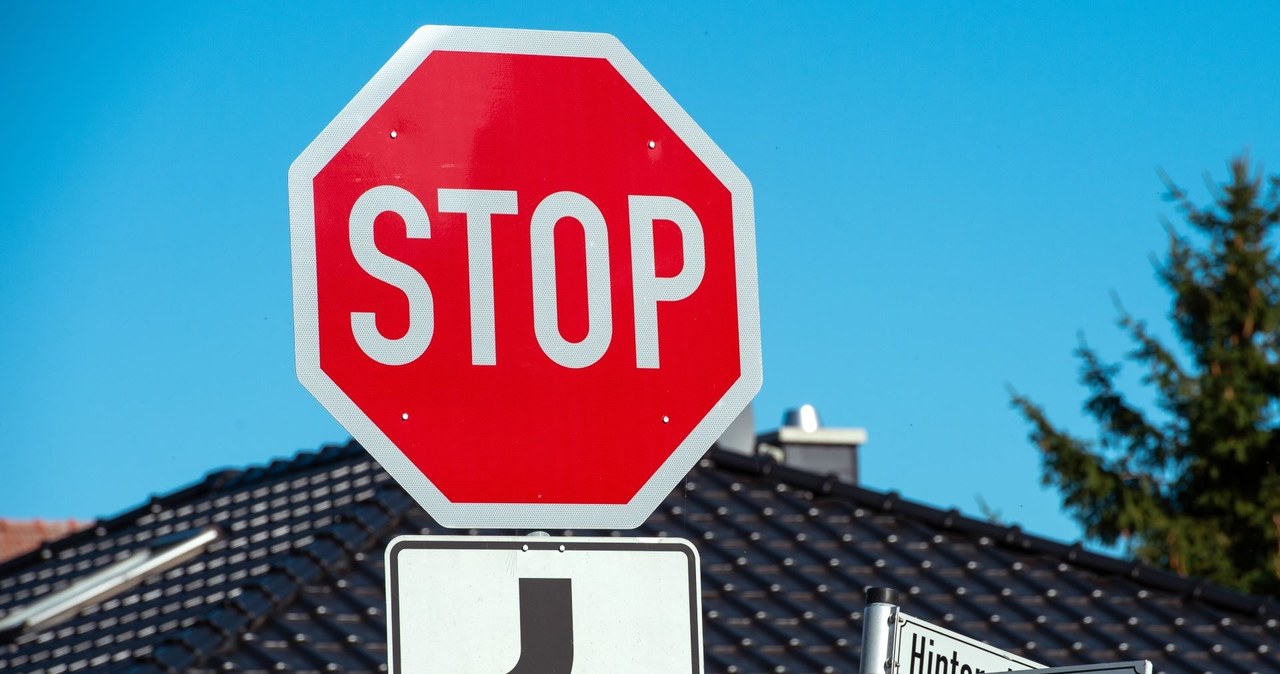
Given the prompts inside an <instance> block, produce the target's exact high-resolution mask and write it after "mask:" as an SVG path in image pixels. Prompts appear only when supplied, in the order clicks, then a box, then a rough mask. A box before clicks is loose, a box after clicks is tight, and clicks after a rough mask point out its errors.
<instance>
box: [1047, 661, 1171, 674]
mask: <svg viewBox="0 0 1280 674" xmlns="http://www.w3.org/2000/svg"><path fill="white" fill-rule="evenodd" d="M1035 673H1036V674H1151V661H1150V660H1131V661H1129V662H1102V663H1097V664H1092V665H1070V666H1068V667H1048V668H1045V669H1037V670H1035Z"/></svg>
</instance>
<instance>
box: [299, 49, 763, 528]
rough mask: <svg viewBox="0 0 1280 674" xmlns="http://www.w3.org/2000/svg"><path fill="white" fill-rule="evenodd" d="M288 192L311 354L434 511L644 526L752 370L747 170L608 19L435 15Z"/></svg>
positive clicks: (338, 396)
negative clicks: (516, 20)
mask: <svg viewBox="0 0 1280 674" xmlns="http://www.w3.org/2000/svg"><path fill="white" fill-rule="evenodd" d="M289 211H290V220H291V241H292V243H291V246H292V258H293V286H294V321H295V341H296V353H297V370H298V377H299V379H300V380H301V381H302V383H303V385H304V386H305V387H306V388H307V389H308V390H309V391H310V392H311V393H312V394H313V395H314V396H315V397H316V399H317V400H319V401H320V403H321V404H323V405H324V406H325V407H326V408H327V409H328V410H329V411H330V413H332V414H333V416H334V417H335V418H336V419H337V420H338V421H339V422H340V423H342V424H343V426H345V427H346V428H347V430H348V431H350V432H351V434H352V436H354V437H355V438H356V439H357V440H358V441H359V442H360V443H361V444H362V445H363V446H364V447H365V449H367V450H368V451H369V452H370V453H371V454H372V455H373V456H374V457H375V458H376V459H377V460H378V462H379V463H380V464H382V466H383V467H384V468H386V469H387V471H388V472H389V473H390V474H391V475H392V476H393V477H395V479H396V480H397V481H398V482H399V483H400V484H401V485H402V486H403V487H404V488H405V490H406V491H408V492H409V494H411V495H412V496H413V497H414V498H415V499H416V500H417V501H418V503H420V504H421V505H422V506H423V507H424V508H425V509H426V510H427V512H428V513H429V514H430V515H431V516H432V517H433V518H435V520H436V521H437V522H439V523H440V524H442V525H444V526H446V527H451V528H473V527H474V528H528V529H551V528H557V529H572V528H622V529H629V528H634V527H636V526H639V525H640V523H642V522H643V521H644V520H645V518H647V517H648V516H649V514H650V513H652V512H653V510H654V508H656V507H657V505H658V503H660V502H661V500H662V499H663V498H664V497H665V496H666V495H667V494H668V493H669V492H670V491H671V490H672V489H673V488H674V487H675V486H676V485H677V484H678V483H679V481H680V480H681V479H683V477H684V475H685V474H686V473H687V472H688V471H689V469H690V468H692V467H693V465H694V464H695V463H696V462H697V460H698V459H699V458H700V457H701V456H702V455H703V454H704V453H705V452H706V450H707V449H708V448H709V447H710V446H711V445H712V443H714V442H715V440H716V438H717V437H719V436H720V434H721V433H722V432H723V431H724V430H725V429H726V428H728V426H729V425H730V424H731V423H732V422H733V420H734V419H735V418H736V417H737V415H738V413H739V412H741V411H742V410H743V408H745V407H746V405H747V404H748V403H749V402H750V400H751V398H752V397H753V396H754V395H755V394H756V392H757V391H758V390H759V388H760V384H761V364H760V322H759V308H758V306H759V302H758V298H757V294H758V293H757V287H756V252H755V220H754V213H753V205H752V193H751V186H750V184H749V183H748V182H747V179H746V177H745V176H744V175H743V174H742V172H741V171H739V170H738V168H737V167H736V166H734V164H733V162H732V161H730V160H729V158H728V157H727V156H726V155H725V154H724V152H722V151H721V150H720V148H719V147H717V146H716V144H715V143H714V142H712V140H711V138H710V137H709V136H708V135H707V134H706V133H705V132H703V131H702V129H701V128H700V127H699V126H698V125H697V124H696V123H695V122H694V121H693V118H692V117H690V116H689V115H688V114H687V113H686V112H685V111H684V110H683V109H682V108H681V107H680V106H679V104H677V103H676V101H675V100H674V99H673V98H672V97H671V96H670V95H669V94H668V93H667V92H666V90H664V89H663V88H662V86H661V85H660V84H658V82H657V81H656V80H655V79H654V78H653V76H652V75H650V74H649V72H648V71H647V70H645V68H644V67H643V66H642V65H640V63H639V61H637V60H636V58H635V57H634V56H632V55H631V53H630V52H629V51H627V49H626V48H625V47H623V46H622V44H621V43H620V42H618V40H617V39H616V38H614V37H612V36H609V35H602V34H594V33H568V32H551V31H532V30H505V29H485V28H457V27H447V26H426V27H423V28H421V29H420V30H418V31H417V32H415V33H414V34H413V36H412V37H411V38H410V39H409V41H408V42H406V43H405V44H404V46H403V47H401V48H400V50H399V51H397V52H396V53H395V55H393V56H392V57H391V60H390V61H388V62H387V63H386V65H384V66H383V67H382V69H381V70H379V71H378V73H377V74H376V75H374V77H373V79H372V80H371V81H370V82H369V83H368V84H367V85H365V87H364V88H363V89H361V91H360V92H359V93H358V94H357V95H356V97H355V98H354V99H353V100H352V101H351V102H350V103H348V104H347V106H346V107H345V108H344V109H343V110H342V111H341V112H340V113H339V114H338V116H337V118H335V119H334V120H333V121H332V122H331V123H330V124H329V125H328V126H327V127H326V128H325V129H324V131H323V132H321V134H320V135H319V136H318V137H317V138H316V139H315V140H314V141H313V142H312V143H311V144H310V145H309V146H308V147H307V148H306V150H304V151H303V152H302V154H301V155H300V156H299V157H298V158H297V160H296V161H295V162H294V163H293V165H292V166H291V167H290V169H289Z"/></svg>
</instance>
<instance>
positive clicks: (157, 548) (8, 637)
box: [0, 527, 221, 643]
mask: <svg viewBox="0 0 1280 674" xmlns="http://www.w3.org/2000/svg"><path fill="white" fill-rule="evenodd" d="M220 536H221V534H220V533H219V531H218V529H217V528H216V527H206V528H203V529H192V530H189V531H182V532H179V533H175V534H170V535H168V536H162V537H160V538H157V539H154V540H153V541H151V543H150V544H149V545H148V546H147V548H146V549H145V550H139V551H138V552H136V553H134V554H133V555H131V556H130V557H128V558H127V559H123V560H121V561H119V562H116V563H115V564H112V565H110V566H107V567H106V568H103V569H101V570H99V571H96V572H94V573H92V574H90V575H89V576H88V577H86V578H83V579H81V580H78V581H76V582H74V583H72V584H71V585H69V586H67V587H65V588H63V589H61V590H58V591H57V592H54V593H53V594H50V595H48V596H46V597H44V598H42V599H39V600H37V601H35V602H34V603H32V604H29V605H27V606H23V607H19V608H17V609H15V610H13V611H12V612H10V613H9V614H8V615H6V616H5V617H4V618H0V643H8V642H12V641H14V640H15V639H17V638H18V636H20V635H22V634H25V633H27V632H33V631H37V630H41V629H44V628H46V627H51V626H53V625H56V624H58V623H60V622H62V621H63V620H66V619H67V618H70V617H72V616H74V615H76V614H77V613H79V612H80V611H82V610H83V609H85V608H87V607H89V606H93V605H95V604H98V603H101V602H103V601H106V600H107V599H109V598H111V597H114V596H115V595H117V594H120V593H121V592H124V591H126V590H129V589H130V588H133V587H134V586H136V585H138V584H139V583H141V582H143V581H144V580H146V579H147V578H149V577H151V576H153V575H155V574H158V573H162V572H164V571H167V570H169V569H171V568H173V567H175V566H177V565H179V564H182V563H183V562H185V561H187V560H189V559H191V558H193V557H195V556H196V555H199V554H200V553H201V552H203V551H204V549H205V548H206V547H207V546H208V545H209V544H210V543H212V542H214V541H216V540H218V538H219V537H220Z"/></svg>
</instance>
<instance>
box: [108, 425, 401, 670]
mask: <svg viewBox="0 0 1280 674" xmlns="http://www.w3.org/2000/svg"><path fill="white" fill-rule="evenodd" d="M352 444H354V443H352ZM362 451H363V450H362ZM412 505H413V501H412V499H411V498H410V497H409V495H408V494H407V493H406V492H405V491H404V490H403V489H401V488H400V486H399V485H398V484H396V483H393V482H392V483H386V484H383V485H381V486H379V487H378V488H377V489H376V490H375V491H374V493H373V494H372V495H370V496H368V497H366V498H363V499H361V500H359V501H356V502H355V503H352V504H351V505H349V506H347V507H346V508H344V509H343V511H342V512H340V513H338V514H337V516H336V517H335V519H334V522H333V523H331V524H329V525H327V526H325V527H323V528H321V529H318V530H316V531H315V532H314V533H313V534H312V536H311V540H310V541H309V542H308V543H307V544H305V545H302V546H298V547H294V548H290V549H289V550H287V551H284V552H281V553H279V554H278V555H276V556H275V557H273V558H272V559H271V561H270V562H268V570H267V571H266V572H264V573H262V574H260V575H257V576H254V577H253V578H252V579H250V581H249V582H247V583H245V584H244V585H242V586H240V588H239V590H240V591H239V592H238V593H237V594H236V595H235V596H232V597H228V598H227V599H223V600H222V601H221V602H219V603H218V604H217V605H216V606H214V607H213V608H211V609H210V610H209V611H207V612H206V613H205V614H204V615H202V616H201V617H199V618H198V619H197V620H196V622H195V623H193V624H192V625H190V626H189V627H186V628H184V629H182V630H180V631H178V632H176V633H173V634H171V635H169V636H166V637H165V638H163V639H162V640H161V641H160V642H159V643H157V644H156V646H155V648H153V649H152V651H151V652H150V653H149V654H147V655H145V656H143V657H142V658H140V659H139V660H137V661H134V662H130V663H128V664H127V665H126V666H125V667H123V668H122V669H121V670H119V671H122V672H136V673H139V674H143V673H152V672H164V673H166V674H167V673H169V672H181V671H187V670H189V669H191V668H193V667H197V666H199V664H200V661H201V660H203V659H204V658H206V657H208V656H210V655H213V654H215V653H216V652H218V651H220V650H222V649H223V648H226V647H227V646H228V645H229V644H231V643H232V642H234V641H235V640H236V639H238V638H240V637H241V635H243V634H246V633H248V632H249V631H250V630H252V629H254V628H255V627H257V626H258V625H259V624H261V623H262V622H263V621H264V620H266V619H268V618H269V617H270V616H271V615H273V614H274V613H276V612H277V611H279V610H281V609H282V608H284V607H285V606H287V605H289V604H290V603H292V602H293V601H294V599H296V598H297V596H298V594H299V593H300V592H301V591H302V589H303V587H304V586H305V585H306V584H307V583H311V582H315V581H316V580H318V579H319V578H321V577H323V576H324V575H326V574H332V573H334V572H336V571H339V570H341V569H342V568H344V567H346V566H349V565H350V564H352V563H353V562H355V561H357V560H356V556H357V555H358V554H359V553H361V552H363V551H364V550H365V549H367V548H368V547H369V546H370V545H372V544H373V543H374V542H376V541H378V540H379V539H381V538H382V537H383V536H385V535H386V534H387V533H389V532H391V531H393V530H394V529H395V527H396V526H398V524H399V522H400V520H401V519H402V518H403V517H404V515H405V514H406V513H407V512H408V511H409V509H410V507H411V506H412ZM353 541H354V542H353ZM229 594H230V593H229Z"/></svg>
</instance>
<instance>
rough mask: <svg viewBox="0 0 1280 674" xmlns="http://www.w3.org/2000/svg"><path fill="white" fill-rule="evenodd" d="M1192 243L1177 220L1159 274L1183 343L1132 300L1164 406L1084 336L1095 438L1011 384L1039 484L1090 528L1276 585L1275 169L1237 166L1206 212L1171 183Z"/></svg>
mask: <svg viewBox="0 0 1280 674" xmlns="http://www.w3.org/2000/svg"><path fill="white" fill-rule="evenodd" d="M1165 182H1166V185H1167V186H1168V188H1169V194H1168V198H1169V199H1170V200H1171V201H1173V202H1174V203H1175V204H1176V205H1177V206H1178V210H1179V211H1180V212H1181V213H1182V215H1183V216H1184V217H1185V219H1186V221H1187V223H1188V224H1189V225H1190V227H1191V229H1192V230H1193V231H1194V232H1195V234H1196V236H1195V238H1194V239H1193V238H1190V237H1188V236H1186V235H1184V234H1179V233H1178V232H1177V231H1175V230H1174V229H1173V228H1172V227H1169V252H1168V257H1167V258H1166V259H1164V260H1163V261H1161V262H1159V263H1158V264H1157V274H1158V277H1159V279H1160V281H1161V283H1162V285H1164V286H1165V287H1166V288H1168V289H1169V291H1170V292H1171V293H1172V294H1173V306H1172V309H1171V311H1170V314H1169V318H1170V319H1171V321H1172V323H1173V327H1174V331H1175V334H1176V335H1177V337H1178V339H1179V340H1180V342H1181V346H1182V348H1181V350H1180V351H1179V352H1176V353H1175V351H1174V350H1172V349H1170V348H1169V347H1168V346H1166V345H1165V344H1164V343H1162V342H1161V341H1160V340H1159V339H1157V338H1156V337H1155V336H1153V334H1152V333H1151V331H1150V330H1149V329H1148V327H1147V325H1146V324H1145V323H1144V322H1143V321H1140V320H1137V319H1135V318H1134V317H1132V316H1131V315H1129V314H1128V313H1127V312H1125V311H1124V310H1123V309H1121V310H1120V317H1119V319H1118V321H1117V322H1118V324H1119V326H1120V327H1121V329H1123V330H1124V331H1125V332H1126V333H1128V335H1129V336H1130V337H1131V338H1132V340H1133V342H1134V344H1135V347H1134V349H1133V350H1132V351H1131V352H1130V353H1129V354H1128V359H1129V360H1130V361H1132V362H1134V363H1136V364H1138V365H1139V366H1140V367H1142V368H1143V373H1144V374H1143V376H1142V380H1141V381H1142V384H1143V385H1144V386H1149V387H1152V388H1153V392H1154V394H1155V401H1156V404H1157V405H1158V407H1159V410H1160V411H1158V412H1155V413H1154V414H1153V413H1151V412H1149V411H1144V410H1143V409H1140V408H1139V407H1138V406H1136V405H1134V404H1133V403H1131V402H1130V401H1129V400H1127V399H1126V397H1125V396H1124V395H1123V394H1122V393H1121V392H1120V391H1119V390H1118V388H1117V386H1116V376H1117V374H1118V373H1119V369H1120V368H1119V365H1118V364H1114V363H1106V362H1104V361H1103V360H1102V359H1101V358H1100V357H1099V356H1098V354H1097V353H1096V352H1095V351H1094V350H1092V349H1091V348H1089V346H1088V345H1087V344H1083V343H1082V344H1081V346H1080V347H1079V348H1078V349H1077V351H1076V355H1077V356H1078V357H1079V359H1080V363H1081V374H1080V381H1081V383H1082V384H1083V385H1084V387H1085V388H1086V389H1087V390H1088V396H1087V398H1086V400H1085V403H1084V410H1085V412H1086V413H1087V414H1088V416H1090V417H1091V418H1092V419H1093V420H1094V421H1095V422H1096V424H1097V427H1098V428H1097V439H1096V441H1092V442H1090V441H1086V440H1083V439H1080V438H1077V437H1074V436H1072V435H1070V434H1069V433H1067V432H1065V431H1064V430H1062V429H1061V428H1059V427H1056V426H1054V425H1053V424H1052V423H1050V421H1049V419H1048V417H1047V416H1046V414H1045V412H1044V410H1043V409H1041V408H1040V407H1039V406H1037V405H1036V404H1035V403H1033V402H1032V401H1030V400H1029V399H1028V398H1026V397H1025V396H1023V395H1020V394H1018V393H1017V392H1013V393H1012V398H1013V405H1014V407H1015V408H1016V409H1018V410H1020V411H1021V413H1022V414H1023V415H1024V416H1025V417H1026V419H1027V420H1028V421H1029V422H1030V424H1031V431H1030V439H1031V441H1032V442H1033V443H1034V444H1035V445H1036V446H1038V447H1039V449H1040V451H1041V453H1042V461H1043V465H1042V468H1043V474H1042V481H1043V482H1044V483H1045V484H1046V485H1053V486H1055V487H1057V489H1058V490H1059V492H1060V493H1061V494H1062V497H1063V504H1064V509H1065V510H1066V512H1067V513H1068V514H1069V515H1071V516H1072V517H1073V518H1075V519H1076V520H1078V521H1079V522H1080V523H1081V524H1082V525H1083V526H1084V528H1085V532H1086V535H1087V536H1088V537H1089V538H1090V539H1092V540H1096V541H1101V542H1102V543H1105V544H1108V545H1114V544H1115V543H1117V542H1118V541H1119V542H1122V543H1124V545H1125V548H1126V549H1127V550H1128V552H1129V553H1130V554H1131V555H1133V556H1134V557H1136V558H1137V559H1139V560H1142V561H1144V562H1147V563H1151V564H1155V565H1158V566H1162V567H1165V568H1168V569H1171V570H1173V571H1176V572H1178V573H1181V574H1186V575H1191V576H1201V577H1205V578H1208V579H1210V580H1212V581H1214V582H1217V583H1221V584H1223V585H1227V586H1229V587H1234V588H1237V589H1240V590H1244V591H1248V592H1255V593H1263V594H1271V595H1280V555H1277V549H1278V546H1280V256H1278V253H1277V250H1276V247H1275V244H1276V232H1277V224H1280V175H1277V176H1272V177H1270V178H1269V179H1266V178H1264V177H1263V176H1262V175H1261V172H1260V171H1259V173H1257V174H1252V173H1251V171H1250V167H1249V163H1248V161H1247V159H1245V158H1243V157H1242V158H1240V159H1237V160H1235V161H1233V162H1232V164H1231V176H1230V179H1229V181H1228V182H1226V183H1225V184H1223V185H1220V186H1217V187H1216V189H1215V192H1214V194H1213V203H1212V204H1211V205H1209V206H1208V207H1207V208H1203V209H1202V208H1200V207H1198V206H1196V205H1195V204H1193V203H1192V202H1191V201H1190V199H1189V198H1188V197H1187V195H1186V193H1185V192H1183V191H1182V190H1181V189H1179V188H1178V187H1177V186H1176V185H1174V184H1172V183H1171V182H1169V181H1168V180H1166V181H1165Z"/></svg>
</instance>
